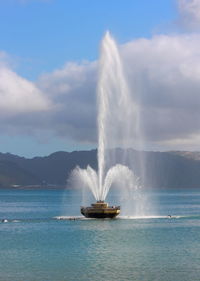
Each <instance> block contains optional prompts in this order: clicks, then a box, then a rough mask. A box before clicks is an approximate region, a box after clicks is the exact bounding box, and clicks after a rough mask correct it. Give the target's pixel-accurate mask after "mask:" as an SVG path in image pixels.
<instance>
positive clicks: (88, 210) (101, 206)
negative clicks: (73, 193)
mask: <svg viewBox="0 0 200 281" xmlns="http://www.w3.org/2000/svg"><path fill="white" fill-rule="evenodd" d="M81 214H82V215H84V216H85V217H86V218H96V219H105V218H110V219H113V218H115V217H116V216H118V215H119V214H120V206H109V205H108V203H105V202H104V201H97V202H96V203H94V204H91V206H90V207H81Z"/></svg>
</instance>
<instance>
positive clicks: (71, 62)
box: [0, 0, 200, 157]
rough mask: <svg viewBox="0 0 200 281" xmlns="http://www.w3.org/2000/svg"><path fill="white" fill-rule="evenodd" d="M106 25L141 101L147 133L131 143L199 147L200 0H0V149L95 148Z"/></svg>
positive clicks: (149, 147) (151, 147)
mask: <svg viewBox="0 0 200 281" xmlns="http://www.w3.org/2000/svg"><path fill="white" fill-rule="evenodd" d="M106 30H109V31H110V32H111V33H112V35H113V36H114V38H115V39H116V41H117V42H118V44H119V49H120V53H121V58H122V62H123V64H124V71H125V73H126V78H127V82H128V84H129V88H130V93H131V96H132V98H133V100H134V103H135V105H136V106H137V107H138V114H139V119H140V127H141V131H142V137H143V140H144V141H143V143H142V147H141V144H140V145H139V146H138V143H140V139H137V138H136V139H135V140H133V143H132V147H133V148H136V149H137V148H140V149H141V148H142V149H146V150H161V151H162V150H200V122H199V121H200V111H199V108H200V79H199V75H200V48H199V44H200V1H199V0H191V1H187V0H177V1H175V0H168V1H160V0H151V1H145V0H135V1H132V0H126V1H122V0H118V1H114V0H110V1H106V0H102V1H89V0H85V1H76V0H75V1H65V0H58V1H56V0H49V1H48V0H46V1H45V0H43V1H42V0H41V1H39V0H32V1H31V0H24V1H23V0H21V1H20V0H18V1H17V0H7V1H0V33H1V38H0V130H1V136H0V147H1V152H11V153H14V154H18V155H22V156H26V157H32V156H35V155H47V154H50V153H52V152H54V151H58V150H66V151H72V150H80V149H92V148H95V147H96V146H97V133H96V114H97V112H96V111H97V110H96V88H97V59H98V57H99V42H100V40H101V38H102V36H103V35H104V33H105V31H106ZM133 124H134V120H133Z"/></svg>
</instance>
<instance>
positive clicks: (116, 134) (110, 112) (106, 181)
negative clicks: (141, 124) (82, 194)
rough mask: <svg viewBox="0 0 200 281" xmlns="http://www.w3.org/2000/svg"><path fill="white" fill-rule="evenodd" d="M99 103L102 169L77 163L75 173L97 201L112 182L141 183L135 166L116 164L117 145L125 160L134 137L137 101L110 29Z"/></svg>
mask: <svg viewBox="0 0 200 281" xmlns="http://www.w3.org/2000/svg"><path fill="white" fill-rule="evenodd" d="M97 103H98V172H96V171H95V170H94V169H92V168H91V167H90V166H88V167H87V169H81V168H79V167H77V168H76V169H75V170H74V171H73V173H72V174H73V176H74V177H75V178H78V179H79V180H80V182H81V183H82V185H85V186H87V187H89V188H90V190H91V191H92V193H93V195H94V197H95V199H96V200H97V201H98V200H102V201H104V200H105V199H106V196H107V194H108V192H109V189H110V187H111V186H112V185H121V186H124V185H125V186H126V187H130V186H132V187H133V186H134V187H137V178H136V177H135V175H134V173H133V172H132V170H130V169H129V168H128V167H127V166H125V165H122V164H115V165H114V166H112V165H113V163H115V162H116V148H117V147H120V148H122V150H123V157H122V158H123V159H121V160H122V162H125V158H126V156H127V155H126V153H127V150H126V149H125V148H126V147H128V146H129V145H130V143H131V141H132V138H131V134H132V127H133V125H132V120H134V117H133V112H134V110H133V109H134V105H133V104H132V102H131V99H130V95H129V90H128V87H127V83H126V81H125V78H124V74H123V68H122V63H121V60H120V55H119V51H118V48H117V45H116V43H115V41H114V40H113V38H112V37H111V36H110V34H109V32H106V34H105V36H104V39H103V41H102V46H101V57H100V62H99V82H98V90H97ZM122 150H121V151H122Z"/></svg>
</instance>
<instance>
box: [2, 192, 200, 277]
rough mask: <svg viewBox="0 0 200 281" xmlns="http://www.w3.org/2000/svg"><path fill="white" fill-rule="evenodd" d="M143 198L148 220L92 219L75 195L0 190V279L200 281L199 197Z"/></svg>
mask: <svg viewBox="0 0 200 281" xmlns="http://www.w3.org/2000/svg"><path fill="white" fill-rule="evenodd" d="M147 193H148V201H149V202H151V203H152V205H154V207H155V208H154V213H152V214H149V215H146V216H144V217H142V216H141V217H140V216H137V217H134V216H121V217H119V218H117V219H114V220H98V219H81V218H80V217H79V216H80V214H79V208H80V204H81V198H82V197H81V194H80V193H79V192H78V191H76V190H11V189H7V190H0V219H7V221H8V222H4V223H0V280H1V281H72V280H73V281H79V280H81V281H90V280H91V281H102V280H106V281H114V280H120V281H126V280H138V281H140V280H142V281H151V280H152V281H154V280H157V281H186V280H187V281H188V280H190V281H194V280H200V190H191V189H187V190H186V189H184V190H161V191H159V190H151V191H148V192H147ZM122 207H123V206H122ZM169 214H170V215H172V217H171V218H169V217H168V215H169ZM63 216H64V217H63ZM69 217H75V218H76V220H70V219H69ZM60 218H64V219H60Z"/></svg>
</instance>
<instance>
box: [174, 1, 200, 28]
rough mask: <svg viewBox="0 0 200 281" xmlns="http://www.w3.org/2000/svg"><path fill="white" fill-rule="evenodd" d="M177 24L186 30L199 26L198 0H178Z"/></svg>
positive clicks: (199, 11)
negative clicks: (178, 15)
mask: <svg viewBox="0 0 200 281" xmlns="http://www.w3.org/2000/svg"><path fill="white" fill-rule="evenodd" d="M178 9H179V14H180V17H179V24H180V25H182V27H183V28H184V29H186V30H189V31H192V30H199V28H200V0H178Z"/></svg>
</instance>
